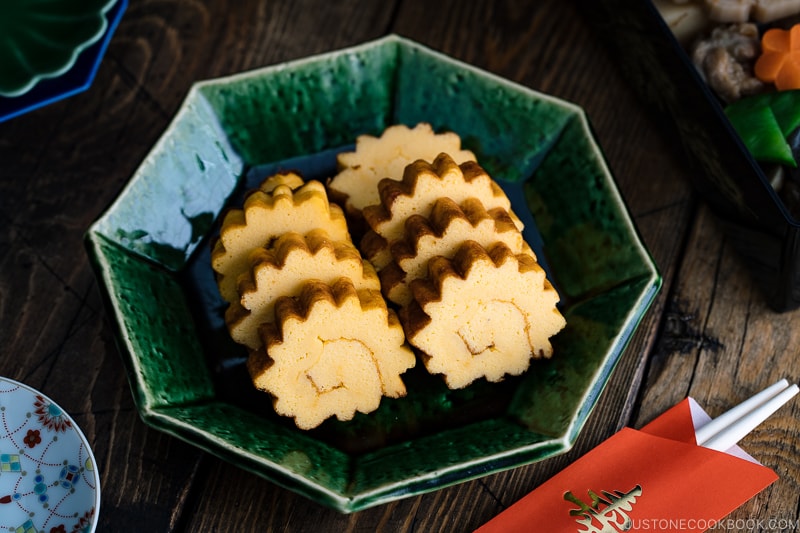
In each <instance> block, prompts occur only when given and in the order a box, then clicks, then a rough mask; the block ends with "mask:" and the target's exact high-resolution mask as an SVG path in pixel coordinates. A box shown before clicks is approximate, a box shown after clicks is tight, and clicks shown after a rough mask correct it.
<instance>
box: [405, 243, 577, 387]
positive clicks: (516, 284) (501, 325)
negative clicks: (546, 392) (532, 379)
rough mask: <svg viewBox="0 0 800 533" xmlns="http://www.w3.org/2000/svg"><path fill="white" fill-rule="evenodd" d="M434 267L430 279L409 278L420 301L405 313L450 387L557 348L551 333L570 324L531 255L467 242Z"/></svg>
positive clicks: (495, 377) (414, 340)
mask: <svg viewBox="0 0 800 533" xmlns="http://www.w3.org/2000/svg"><path fill="white" fill-rule="evenodd" d="M428 270H429V278H428V279H424V280H422V279H418V280H414V281H413V282H412V283H411V289H412V291H413V294H414V301H413V302H412V303H411V304H410V305H408V306H407V307H405V308H403V309H402V310H401V318H402V320H403V325H404V327H405V331H406V337H407V339H408V341H409V342H410V343H411V344H412V345H413V346H415V347H417V348H419V349H420V350H421V351H422V352H424V356H423V361H424V363H425V367H426V368H427V369H428V371H429V372H430V373H432V374H442V375H443V376H444V379H445V382H446V383H447V385H448V386H449V387H451V388H454V389H456V388H462V387H465V386H467V385H469V384H470V383H472V382H473V381H475V380H476V379H479V378H484V377H485V378H486V379H487V380H489V381H500V380H501V379H503V377H504V376H505V375H506V374H508V375H518V374H521V373H522V372H524V371H525V370H527V369H528V367H529V365H530V361H531V359H532V358H540V357H550V356H551V355H552V351H553V349H552V345H551V344H550V337H552V336H553V335H555V334H556V333H558V332H559V331H560V330H561V329H562V328H563V327H564V326H565V324H566V323H565V320H564V317H563V316H562V315H561V313H560V312H559V311H558V309H557V308H556V304H557V303H558V300H559V297H558V294H557V293H556V291H555V289H554V288H553V287H552V285H551V284H550V283H549V282H548V281H547V279H546V278H545V273H544V270H542V268H541V267H540V266H539V264H538V263H537V262H536V261H535V260H534V259H533V258H532V257H531V256H530V255H527V254H516V255H515V254H514V253H512V252H511V250H510V249H509V248H508V247H507V246H506V245H505V244H501V243H498V244H496V245H493V246H491V247H490V248H488V249H485V248H484V247H482V246H481V245H479V244H478V243H476V242H474V241H467V242H465V243H464V244H462V245H461V246H460V247H459V249H458V251H457V252H456V254H455V256H454V257H453V259H452V260H450V259H447V258H445V257H441V256H438V257H435V258H433V259H431V260H430V262H429V263H428Z"/></svg>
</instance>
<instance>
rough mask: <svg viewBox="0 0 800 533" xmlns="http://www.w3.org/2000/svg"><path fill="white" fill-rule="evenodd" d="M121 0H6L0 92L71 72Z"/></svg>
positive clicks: (1, 15)
mask: <svg viewBox="0 0 800 533" xmlns="http://www.w3.org/2000/svg"><path fill="white" fill-rule="evenodd" d="M115 1H116V0H39V1H36V2H31V1H28V0H0V96H7V97H13V96H19V95H22V94H24V93H26V92H27V91H28V90H30V89H31V88H32V87H33V86H34V85H36V83H38V82H39V80H41V79H44V78H53V77H56V76H59V75H61V74H63V73H64V72H66V71H67V70H69V69H70V67H72V65H73V64H74V63H75V61H76V60H77V59H78V55H79V54H80V53H81V51H83V50H84V49H86V48H87V47H89V46H90V45H92V44H93V43H94V42H95V41H97V40H98V39H100V38H101V37H102V36H103V34H104V33H105V31H106V28H107V25H108V21H107V19H106V16H105V13H106V11H108V10H109V9H111V7H112V6H113V5H114V3H115Z"/></svg>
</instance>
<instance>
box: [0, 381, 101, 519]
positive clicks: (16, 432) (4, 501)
mask: <svg viewBox="0 0 800 533" xmlns="http://www.w3.org/2000/svg"><path fill="white" fill-rule="evenodd" d="M99 510H100V477H99V475H98V472H97V469H96V468H95V460H94V456H93V455H92V450H91V448H90V447H89V444H88V443H87V441H86V437H84V435H83V433H82V432H81V430H80V429H78V426H77V425H76V424H75V422H74V421H73V420H72V419H71V418H70V417H69V415H68V414H67V413H65V412H64V411H63V410H62V409H61V408H60V407H59V406H58V405H56V404H55V403H54V402H53V401H52V400H51V399H50V398H48V397H47V396H45V395H43V394H42V393H40V392H38V391H36V390H34V389H32V388H30V387H28V386H26V385H23V384H22V383H18V382H16V381H14V380H11V379H8V378H2V377H0V529H2V530H3V531H12V532H17V531H19V532H24V533H28V532H34V531H38V532H44V531H49V532H51V533H52V532H56V533H67V532H85V533H90V532H93V531H94V530H95V527H96V525H97V516H98V512H99Z"/></svg>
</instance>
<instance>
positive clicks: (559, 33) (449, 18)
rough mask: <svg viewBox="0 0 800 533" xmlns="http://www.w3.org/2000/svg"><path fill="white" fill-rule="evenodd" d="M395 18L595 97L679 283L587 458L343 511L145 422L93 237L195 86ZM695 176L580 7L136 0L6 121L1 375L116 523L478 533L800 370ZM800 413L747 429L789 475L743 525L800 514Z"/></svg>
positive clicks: (656, 248)
mask: <svg viewBox="0 0 800 533" xmlns="http://www.w3.org/2000/svg"><path fill="white" fill-rule="evenodd" d="M390 32H395V33H399V34H401V35H404V36H406V37H409V38H411V39H414V40H416V41H418V42H420V43H422V44H425V45H428V46H430V47H432V48H434V49H437V50H440V51H443V52H445V53H447V54H450V55H452V56H453V57H455V58H457V59H461V60H464V61H466V62H469V63H471V64H474V65H476V66H478V67H480V68H483V69H486V70H489V71H491V72H494V73H496V74H498V75H500V76H503V77H505V78H508V79H510V80H513V81H516V82H519V83H521V84H523V85H525V86H528V87H531V88H533V89H536V90H540V91H543V92H546V93H549V94H552V95H554V96H557V97H560V98H564V99H566V100H569V101H572V102H574V103H576V104H578V105H580V106H582V107H583V108H584V109H585V110H586V112H587V115H588V117H589V119H590V121H591V123H592V124H593V126H594V128H595V131H596V134H597V138H598V140H599V142H600V144H601V145H602V147H603V150H604V152H605V155H606V157H607V160H608V163H609V166H610V168H611V169H612V171H613V172H614V174H615V176H616V178H617V181H618V184H619V187H620V191H621V193H622V196H623V198H624V200H625V202H626V203H627V205H628V206H629V208H630V210H631V212H632V214H633V217H634V220H635V221H636V224H637V226H638V228H639V230H640V232H641V234H642V237H643V239H644V241H645V243H646V245H647V246H648V248H649V249H650V251H651V253H652V255H653V257H654V259H655V261H656V263H657V264H658V266H659V268H660V269H661V272H662V274H663V276H664V290H663V291H662V294H661V295H660V296H659V298H658V299H657V300H656V303H655V304H654V306H653V308H652V309H651V311H650V312H649V313H648V314H647V316H646V317H645V318H644V320H643V322H642V325H641V327H640V330H639V331H638V333H637V334H636V335H635V336H634V338H633V339H632V341H631V343H630V346H629V348H628V350H627V351H626V353H625V354H624V356H623V358H622V360H621V361H620V363H619V365H618V366H617V369H616V370H615V373H614V375H613V377H612V379H611V381H610V382H609V384H608V386H607V388H606V391H605V392H604V393H603V395H602V396H601V398H600V401H599V403H598V405H597V408H596V410H595V412H594V414H593V415H592V417H591V418H590V420H589V421H588V423H587V425H586V427H585V429H584V432H583V433H582V435H581V437H580V439H579V440H578V442H577V443H576V446H575V448H574V449H573V450H572V451H571V452H569V453H568V454H565V455H563V456H560V457H557V458H553V459H550V460H548V461H544V462H542V463H539V464H535V465H530V466H528V467H524V468H519V469H514V470H511V471H508V472H503V473H500V474H495V475H492V476H489V477H486V478H483V479H479V480H476V481H473V482H468V483H463V484H460V485H457V486H454V487H450V488H446V489H443V490H440V491H437V492H434V493H431V494H427V495H424V496H418V497H412V498H408V499H405V500H401V501H397V502H394V503H390V504H387V505H383V506H379V507H376V508H373V509H368V510H366V511H362V512H359V513H355V514H352V515H341V514H338V513H336V512H335V511H332V510H330V509H327V508H324V507H322V506H320V505H318V504H316V503H313V502H310V501H308V500H306V499H304V498H302V497H299V496H296V495H294V494H293V493H291V492H289V491H286V490H284V489H281V488H279V487H277V486H276V485H274V484H272V483H270V482H268V481H265V480H263V479H260V478H258V477H257V476H255V475H252V474H250V473H247V472H245V471H242V470H240V469H237V468H235V467H233V466H231V465H230V464H228V463H225V462H223V461H221V460H218V459H216V458H214V457H211V456H209V455H207V454H204V453H203V452H201V451H199V450H197V449H196V448H194V447H191V446H189V445H187V444H184V443H182V442H181V441H179V440H177V439H173V438H171V437H169V436H167V435H165V434H162V433H160V432H157V431H154V430H151V429H149V428H148V427H146V426H145V425H144V424H143V423H142V422H141V421H140V420H139V419H138V415H137V413H136V411H135V408H134V406H133V402H132V399H131V395H130V391H129V388H128V384H127V381H126V378H125V373H124V370H123V367H122V364H121V361H120V360H119V356H118V353H117V351H116V348H115V347H114V344H113V339H112V336H111V330H110V328H109V327H108V326H107V325H106V324H105V322H104V317H105V313H104V311H103V309H102V305H101V302H100V298H99V293H98V291H97V289H96V283H95V281H94V278H93V276H92V275H91V272H90V269H89V266H88V262H87V259H86V255H85V253H84V252H83V248H82V236H83V232H84V231H85V230H86V228H87V227H88V226H89V224H90V223H91V221H92V220H94V219H95V218H96V217H97V216H98V215H99V214H100V213H101V212H102V211H103V209H104V208H105V207H106V206H107V205H108V204H109V202H111V201H112V200H113V198H114V197H115V196H116V195H117V194H118V192H119V191H120V189H121V188H122V187H123V186H124V184H125V183H126V181H127V180H128V178H129V177H130V175H131V174H132V173H133V171H134V170H135V169H136V167H137V166H138V164H139V162H140V161H141V160H142V158H143V157H144V155H145V154H146V153H147V151H148V150H149V149H150V147H151V146H152V145H153V143H154V142H155V141H156V140H157V139H158V137H159V136H160V135H161V132H162V131H163V130H164V128H165V127H166V126H167V124H168V123H169V121H170V119H171V117H172V115H173V114H174V112H175V110H176V109H177V108H178V106H179V105H180V102H181V101H182V99H183V97H184V95H185V94H186V92H187V91H188V89H189V87H190V86H191V84H192V83H194V82H195V81H197V80H201V79H206V78H211V77H216V76H221V75H226V74H231V73H235V72H241V71H243V70H248V69H252V68H256V67H260V66H264V65H269V64H275V63H278V62H282V61H287V60H292V59H297V58H300V57H304V56H307V55H310V54H314V53H318V52H324V51H328V50H334V49H338V48H342V47H345V46H349V45H352V44H356V43H360V42H364V41H367V40H371V39H374V38H376V37H379V36H381V35H385V34H386V33H390ZM599 80H602V81H599ZM688 175H689V170H688V168H686V167H685V166H684V163H683V161H682V153H681V151H680V148H679V147H678V145H677V143H676V142H675V140H674V139H672V138H670V137H669V136H668V133H667V131H665V130H664V128H662V127H661V122H660V119H659V117H657V116H655V115H654V114H652V112H651V111H650V110H649V109H647V108H645V107H644V106H643V105H642V104H641V102H639V101H638V100H637V98H636V96H635V95H634V94H633V93H632V92H631V90H630V88H629V87H628V85H627V84H626V79H625V76H624V73H622V72H620V71H619V70H618V69H617V67H616V65H615V61H614V58H613V57H612V56H611V55H610V54H609V53H608V51H607V49H606V48H605V47H604V46H603V43H602V42H600V41H599V40H598V39H597V37H596V36H595V35H594V34H593V33H592V30H591V28H590V25H589V24H588V23H587V21H586V20H584V19H583V18H582V15H581V13H580V11H579V9H578V7H577V6H576V5H575V3H573V2H569V1H567V2H563V1H561V2H559V1H556V0H542V1H534V0H519V1H516V0H504V1H498V2H489V1H480V2H456V1H452V0H448V1H443V2H429V1H423V0H398V1H397V2H392V3H375V2H368V1H364V0H358V1H356V0H353V1H347V2H320V1H318V0H303V1H300V2H288V1H281V2H258V1H257V0H244V1H241V2H222V1H221V0H207V1H203V2H201V1H198V0H160V1H156V0H132V2H131V5H130V7H129V9H128V12H127V13H126V15H125V17H124V18H123V21H122V24H121V25H120V28H119V30H118V32H117V34H116V35H115V37H114V39H113V41H112V43H111V46H110V48H109V51H108V54H107V57H106V59H105V60H104V62H103V64H102V66H101V69H100V72H99V75H98V78H97V80H96V81H95V83H94V84H93V85H92V87H91V88H90V89H89V90H88V91H87V92H85V93H82V94H79V95H76V96H74V97H72V98H70V99H68V100H65V101H63V102H59V103H57V104H54V105H51V106H48V107H46V108H44V109H41V110H39V111H36V112H33V113H30V114H28V115H25V116H22V117H19V118H17V119H14V120H13V121H10V122H8V123H5V124H0V225H1V226H2V230H0V251H2V252H3V253H2V254H1V255H0V324H2V326H0V343H2V346H3V350H4V357H3V358H1V359H0V374H2V375H6V376H9V377H12V378H16V379H21V380H23V381H25V382H27V383H29V384H31V385H33V386H35V387H38V388H40V389H42V390H43V391H45V392H47V393H50V394H52V396H53V397H54V399H56V400H57V401H58V402H59V403H61V404H62V406H63V407H65V408H66V409H67V410H68V411H69V412H71V413H73V414H74V415H75V418H76V419H77V421H78V423H79V424H80V425H81V427H82V428H83V429H84V430H85V432H86V433H87V436H88V437H89V439H90V441H91V442H92V445H93V447H94V449H95V452H96V455H97V461H98V465H99V467H100V469H101V472H102V473H103V478H102V483H103V511H102V513H101V524H100V526H101V527H100V529H99V530H100V531H105V530H109V531H120V532H123V531H143V530H153V531H232V530H235V531H263V530H276V531H462V530H463V531H466V530H471V529H473V528H475V527H477V526H479V525H480V524H482V523H484V522H485V521H487V520H488V519H490V518H491V517H493V516H494V515H496V514H497V513H498V512H500V511H501V510H502V509H504V508H505V507H507V506H508V505H510V504H512V503H513V502H514V501H516V500H517V499H519V498H520V497H522V496H523V495H525V494H526V493H527V492H528V491H530V490H532V489H533V488H535V487H536V486H537V485H538V484H540V483H541V482H543V481H544V480H546V479H547V478H548V477H550V476H551V475H553V474H554V473H556V472H557V471H559V470H560V469H562V468H563V467H565V466H566V465H567V464H569V462H571V461H572V460H574V459H575V458H577V457H579V456H580V455H582V454H583V453H584V452H585V451H587V450H588V449H590V448H591V447H593V446H594V445H596V444H597V443H599V442H600V441H602V440H603V439H604V438H606V437H607V436H609V435H611V434H612V433H613V432H615V431H616V430H617V429H619V428H620V427H622V426H623V425H626V424H630V425H634V426H639V425H641V424H643V423H645V422H646V421H648V420H650V419H652V418H653V417H654V416H656V415H657V414H658V413H660V412H662V411H663V410H664V409H665V408H666V407H669V406H670V405H672V404H673V403H675V402H676V401H678V400H680V399H681V398H682V397H683V396H684V395H686V394H692V395H693V396H695V397H696V398H697V399H698V400H700V401H701V403H704V404H705V405H706V406H707V407H708V410H709V412H711V414H718V413H719V412H722V411H723V410H724V409H725V408H727V407H729V406H730V405H733V404H734V403H736V402H738V401H740V400H741V399H743V398H744V397H746V396H748V395H749V394H751V393H752V392H753V391H754V390H756V389H758V388H760V387H761V386H763V385H766V384H767V383H769V382H771V381H774V380H775V379H777V378H778V377H782V376H787V377H789V378H791V379H794V380H797V379H798V374H799V373H800V369H798V366H797V365H798V363H797V362H796V361H797V358H796V357H794V355H793V354H795V353H796V352H797V351H798V345H799V344H800V338H799V337H800V333H796V332H795V331H794V330H796V328H792V324H793V321H794V320H795V319H796V318H797V317H796V316H795V315H796V314H797V313H796V312H795V313H787V314H783V315H777V314H775V313H772V312H771V311H769V310H768V309H766V307H765V306H764V304H763V301H762V299H761V295H760V293H758V290H757V288H755V287H754V286H753V284H752V281H751V280H750V278H749V276H748V274H747V272H745V271H744V270H743V268H742V266H741V264H740V263H739V262H738V259H737V257H736V256H735V254H734V253H733V252H732V251H731V250H730V246H729V245H728V243H727V242H726V241H725V239H724V238H723V237H722V235H721V233H720V232H719V230H718V228H717V227H716V224H715V222H714V219H713V217H711V216H710V215H709V214H708V212H707V211H706V210H705V209H701V210H700V211H699V213H698V212H697V210H696V200H695V197H694V195H693V193H692V191H691V189H690V187H689V185H688V183H687V180H686V176H688ZM684 253H686V256H685V258H684ZM662 326H666V329H664V330H663V331H662ZM660 331H661V332H662V333H661V334H660V335H659V332H660ZM796 418H797V409H796V408H787V409H786V410H785V411H783V412H782V414H781V415H780V416H777V417H775V418H773V419H772V420H771V421H770V422H769V423H768V424H766V425H764V426H763V427H762V428H760V429H759V430H758V431H757V432H756V433H754V434H753V435H751V436H750V437H748V439H747V440H746V441H745V443H744V446H745V448H746V449H748V451H750V452H751V453H753V455H755V456H756V457H757V458H758V459H760V460H762V461H763V462H764V463H765V464H767V465H768V466H771V467H773V468H775V469H776V470H777V471H778V472H779V474H780V475H781V480H780V481H779V482H778V483H776V484H775V485H773V487H771V488H770V489H768V490H767V491H765V492H764V493H763V494H762V495H760V496H759V497H758V498H756V499H755V500H753V501H752V502H749V503H748V504H747V505H745V506H744V507H743V508H742V509H740V510H739V511H737V513H736V514H735V515H734V516H735V517H740V518H749V517H761V518H770V517H779V518H791V517H796V516H797V512H798V511H797V509H798V503H800V502H798V497H797V493H798V490H797V489H798V485H800V483H798V480H799V479H800V475H799V473H798V466H797V464H796V462H795V461H794V460H793V459H794V456H795V455H796V444H795V443H796V442H797V438H798V431H800V428H798V425H797V423H796V421H795V419H796Z"/></svg>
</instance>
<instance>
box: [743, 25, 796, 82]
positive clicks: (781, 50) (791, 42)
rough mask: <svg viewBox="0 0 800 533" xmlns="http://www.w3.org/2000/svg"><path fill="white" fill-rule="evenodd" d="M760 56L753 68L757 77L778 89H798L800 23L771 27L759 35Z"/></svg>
mask: <svg viewBox="0 0 800 533" xmlns="http://www.w3.org/2000/svg"><path fill="white" fill-rule="evenodd" d="M761 51H762V53H761V56H759V58H758V59H757V60H756V64H755V66H754V68H753V70H754V73H755V75H756V77H757V78H758V79H760V80H761V81H763V82H765V83H774V84H775V87H776V88H777V89H778V90H779V91H786V90H789V89H800V24H795V25H794V26H792V28H791V29H790V30H788V31H787V30H782V29H779V28H773V29H771V30H768V31H766V32H765V33H764V35H763V36H762V37H761Z"/></svg>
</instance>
